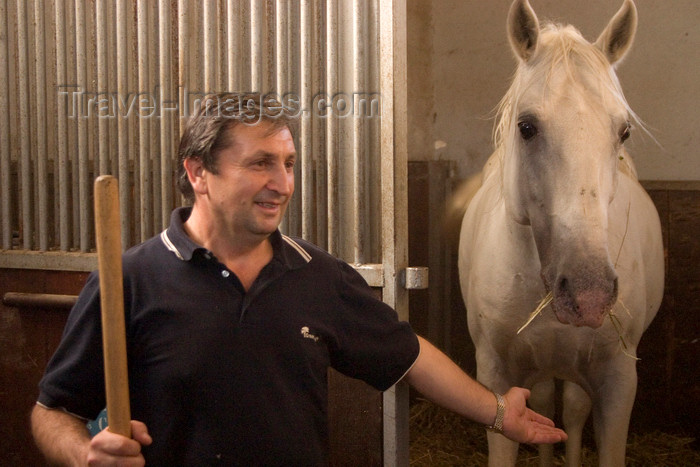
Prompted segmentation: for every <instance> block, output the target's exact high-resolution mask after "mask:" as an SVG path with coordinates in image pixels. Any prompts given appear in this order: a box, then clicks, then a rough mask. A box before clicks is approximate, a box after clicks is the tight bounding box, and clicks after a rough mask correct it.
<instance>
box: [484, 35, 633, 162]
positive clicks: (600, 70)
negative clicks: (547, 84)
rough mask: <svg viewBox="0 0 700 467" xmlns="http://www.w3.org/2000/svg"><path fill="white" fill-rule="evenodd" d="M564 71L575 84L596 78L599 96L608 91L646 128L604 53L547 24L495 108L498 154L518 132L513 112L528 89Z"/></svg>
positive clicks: (495, 138) (584, 41)
mask: <svg viewBox="0 0 700 467" xmlns="http://www.w3.org/2000/svg"><path fill="white" fill-rule="evenodd" d="M562 68H563V69H564V70H566V72H567V73H568V74H569V77H570V78H571V79H572V81H574V82H581V81H582V76H584V73H585V76H586V77H595V82H597V83H598V86H600V89H601V91H600V93H601V94H602V91H603V90H605V89H607V91H609V93H610V94H611V95H612V96H613V97H614V98H615V99H616V100H617V101H618V102H619V103H620V104H621V105H622V106H624V107H625V109H626V110H627V111H628V113H629V115H630V118H631V119H632V120H633V121H634V123H635V124H636V125H637V126H639V127H642V128H643V124H642V122H641V121H640V120H639V118H638V117H637V115H636V114H635V113H634V112H633V111H632V109H631V108H630V106H629V104H628V103H627V100H626V99H625V96H624V94H623V92H622V87H621V86H620V82H619V80H618V78H617V75H616V74H615V70H614V67H613V66H612V65H610V63H609V62H608V60H607V59H606V57H605V55H604V54H603V52H602V51H600V50H599V49H598V48H597V47H596V46H595V45H593V44H591V43H589V42H588V41H587V40H586V39H584V38H583V36H582V35H581V33H580V32H579V31H578V30H577V29H576V28H575V27H573V26H571V25H566V26H564V25H560V24H555V23H545V24H544V26H543V27H542V29H541V30H540V35H539V42H538V46H537V52H536V53H535V55H534V56H533V57H532V58H531V59H530V60H529V61H528V62H527V63H524V62H520V64H519V65H518V68H517V70H516V72H515V76H514V77H513V81H512V83H511V86H510V88H509V89H508V91H507V92H506V94H505V95H504V96H503V98H502V99H501V102H500V103H499V105H498V107H497V108H496V124H495V126H494V143H495V146H496V150H497V151H500V150H501V148H502V147H503V145H504V143H505V142H506V141H507V139H508V138H509V137H512V136H513V134H512V133H511V132H514V131H515V128H514V127H515V125H514V123H515V119H516V118H517V115H514V112H515V109H516V108H517V103H518V99H519V97H520V96H521V95H522V93H523V91H524V90H525V88H526V86H528V85H529V83H532V82H544V81H547V80H549V78H550V77H551V75H552V73H553V72H554V71H555V70H560V69H562ZM581 70H587V71H583V72H582V71H581ZM590 82H594V81H593V80H590Z"/></svg>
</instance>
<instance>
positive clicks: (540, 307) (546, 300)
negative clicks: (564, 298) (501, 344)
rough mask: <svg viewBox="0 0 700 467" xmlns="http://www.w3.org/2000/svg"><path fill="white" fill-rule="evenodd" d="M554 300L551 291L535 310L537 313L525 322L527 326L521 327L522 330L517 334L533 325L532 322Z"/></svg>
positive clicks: (531, 314)
mask: <svg viewBox="0 0 700 467" xmlns="http://www.w3.org/2000/svg"><path fill="white" fill-rule="evenodd" d="M553 298H554V294H553V293H552V292H551V291H550V292H549V293H548V294H547V295H545V296H544V298H542V300H540V304H539V305H537V308H535V311H533V312H532V313H530V316H528V318H527V321H525V324H523V325H522V326H520V329H518V332H517V333H516V334H520V331H522V330H523V329H525V328H526V327H527V326H528V325H529V324H530V323H532V320H533V319H535V317H536V316H537V315H539V314H540V313H541V312H542V310H544V307H546V306H547V305H549V303H550V302H551V301H552V299H553Z"/></svg>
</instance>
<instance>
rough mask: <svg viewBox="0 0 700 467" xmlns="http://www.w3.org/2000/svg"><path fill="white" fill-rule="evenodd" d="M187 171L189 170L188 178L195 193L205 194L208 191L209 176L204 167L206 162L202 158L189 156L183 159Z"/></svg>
mask: <svg viewBox="0 0 700 467" xmlns="http://www.w3.org/2000/svg"><path fill="white" fill-rule="evenodd" d="M183 165H184V167H185V171H186V172H187V179H188V180H189V181H190V185H192V190H194V193H195V195H197V194H200V195H201V194H205V193H206V192H207V177H206V174H207V173H208V172H207V171H206V169H205V168H204V164H203V163H202V160H201V159H200V158H196V157H188V158H187V159H185V160H184V161H183Z"/></svg>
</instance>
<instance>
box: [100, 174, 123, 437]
mask: <svg viewBox="0 0 700 467" xmlns="http://www.w3.org/2000/svg"><path fill="white" fill-rule="evenodd" d="M95 235H96V237H97V265H98V269H99V273H100V304H101V307H102V345H103V348H104V364H105V396H106V398H107V421H108V424H109V426H108V429H109V431H111V432H112V433H117V434H120V435H124V436H127V437H129V438H131V423H130V420H131V410H130V408H129V376H128V370H127V361H126V329H125V325H124V282H123V278H122V245H121V223H120V218H119V185H118V182H117V179H116V178H114V177H112V176H111V175H102V176H100V177H98V178H97V179H96V180H95Z"/></svg>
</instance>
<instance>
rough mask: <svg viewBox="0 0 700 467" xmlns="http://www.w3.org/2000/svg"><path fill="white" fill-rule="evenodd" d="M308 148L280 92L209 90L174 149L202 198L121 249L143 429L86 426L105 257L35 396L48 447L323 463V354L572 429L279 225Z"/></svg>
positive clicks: (92, 453)
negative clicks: (93, 430) (462, 358)
mask: <svg viewBox="0 0 700 467" xmlns="http://www.w3.org/2000/svg"><path fill="white" fill-rule="evenodd" d="M296 157H297V155H296V150H295V147H294V142H293V139H292V134H291V121H290V120H289V118H288V117H287V115H286V114H285V112H284V111H282V110H281V108H280V107H279V104H277V103H276V102H274V101H272V100H264V99H260V98H259V96H256V95H249V96H239V95H232V94H225V95H216V96H210V97H208V98H207V99H205V101H204V102H203V104H202V106H201V108H200V109H199V110H198V112H197V113H196V114H195V115H194V116H193V117H192V118H191V120H190V121H189V122H188V125H187V128H186V129H185V132H184V134H183V137H182V140H181V144H180V150H179V158H180V167H179V180H178V185H179V187H180V189H181V191H182V192H183V194H184V195H185V196H186V197H187V198H188V199H189V200H190V201H193V206H192V208H180V209H176V210H175V211H174V212H173V216H172V220H171V224H170V227H169V228H168V229H167V230H166V231H164V232H163V233H161V234H160V235H158V236H156V237H154V238H152V239H150V240H148V241H146V242H145V243H143V244H141V245H139V246H137V247H134V248H132V249H130V250H129V251H128V252H127V253H125V255H124V262H123V265H124V266H123V267H124V297H125V298H124V302H125V314H126V323H127V340H128V344H127V347H128V358H129V383H130V396H131V413H132V417H133V418H134V421H132V424H131V427H132V436H133V439H128V438H125V437H122V436H119V435H116V434H113V433H111V432H109V431H108V430H105V431H102V432H101V433H99V434H97V435H96V436H95V437H94V438H92V439H90V438H89V436H88V433H87V431H86V429H85V426H84V423H85V420H86V419H90V418H93V417H94V416H96V415H97V413H98V412H99V411H100V409H101V408H102V407H104V403H105V401H104V383H103V379H102V378H103V374H102V354H101V341H100V339H101V334H100V332H101V331H100V323H99V319H100V318H99V316H100V313H99V290H98V289H99V287H98V280H97V278H96V276H95V275H94V274H93V275H91V276H90V278H89V279H88V282H87V284H86V286H85V288H84V290H83V292H81V295H80V298H79V300H78V303H77V304H76V306H75V307H74V309H73V310H72V311H71V315H70V317H69V319H68V322H67V324H66V330H65V332H64V336H63V339H62V342H61V344H60V346H59V348H58V350H57V351H56V354H55V355H54V357H53V358H52V360H51V361H50V363H49V365H48V367H47V370H46V374H45V376H44V378H43V379H42V381H41V383H40V389H41V392H40V395H39V399H38V402H37V405H36V407H35V408H34V410H33V412H32V427H33V433H34V436H35V439H36V442H37V445H38V446H39V447H40V449H41V450H42V451H43V452H44V454H45V455H46V457H47V459H49V460H50V461H52V462H55V463H59V464H60V463H64V464H70V465H84V464H86V463H90V465H113V464H115V463H117V462H119V465H143V464H144V462H146V463H148V464H149V465H212V464H221V465H285V466H290V465H324V464H326V463H327V441H328V439H327V436H328V433H327V426H326V425H327V419H326V415H327V413H326V402H327V381H326V375H327V367H328V366H332V367H334V368H336V369H337V370H339V371H341V372H342V373H344V374H346V375H349V376H351V377H354V378H359V379H362V380H364V381H366V382H367V383H369V384H371V385H372V386H374V387H375V388H377V389H380V390H385V389H387V388H389V387H391V386H392V385H393V384H394V383H396V382H397V381H399V380H400V379H402V378H405V379H406V381H408V382H409V383H410V384H412V385H413V386H414V387H415V388H416V389H417V390H418V391H420V392H421V393H423V394H424V395H425V396H427V397H429V398H430V399H432V400H433V401H435V402H436V403H438V404H441V405H443V406H445V407H447V408H449V409H451V410H454V411H455V412H457V413H460V414H462V415H463V416H465V417H468V418H470V419H472V420H475V421H477V422H480V423H483V424H485V425H492V424H496V425H497V428H498V429H502V431H503V432H504V433H505V435H506V436H508V437H510V438H512V439H515V440H517V441H520V442H530V443H543V442H544V443H552V442H558V441H561V440H564V439H565V438H566V435H565V434H564V432H563V431H561V430H559V429H557V428H554V426H553V423H552V422H551V421H550V420H548V419H546V418H544V417H542V416H539V415H537V414H535V413H534V412H532V411H531V410H529V409H527V407H526V405H525V401H526V398H527V397H528V395H529V393H528V391H527V390H525V389H520V388H512V389H510V390H509V391H508V392H506V393H505V395H504V396H503V397H501V396H500V395H495V394H494V393H493V392H491V391H490V390H488V389H486V388H485V387H483V386H482V385H480V384H479V383H477V382H476V381H474V380H473V379H471V378H470V377H469V376H468V375H466V374H465V373H464V372H462V371H461V370H460V369H459V367H458V366H457V365H455V364H454V363H453V362H452V361H450V360H449V359H448V358H447V357H446V356H445V355H444V354H443V353H441V352H440V351H439V350H438V349H436V348H435V347H434V346H432V345H431V344H429V343H428V342H427V341H425V340H424V339H422V338H420V337H418V336H416V335H415V334H414V333H413V331H412V330H411V328H410V326H409V325H408V323H405V322H399V321H398V319H397V315H396V313H395V312H394V311H393V310H392V309H391V308H389V307H388V306H386V305H385V304H384V303H382V302H381V301H379V300H377V299H376V298H374V296H373V294H372V291H371V290H370V289H369V287H368V286H367V284H366V283H365V282H364V281H363V280H362V278H361V277H360V276H359V275H358V274H357V273H356V272H355V271H354V270H353V269H352V268H351V267H350V266H348V265H347V264H346V263H344V262H342V261H339V260H337V259H336V258H333V257H331V256H330V255H328V254H327V253H325V252H323V251H322V250H320V249H318V248H317V247H315V246H313V245H311V244H309V243H307V242H305V241H303V240H300V239H292V238H289V237H287V236H284V235H282V234H281V233H280V232H279V230H278V229H277V227H278V225H279V223H280V220H281V219H282V216H283V214H284V212H285V209H286V207H287V204H288V203H289V200H290V198H291V196H292V193H293V192H294V174H293V167H294V164H295V162H296ZM137 420H138V421H137Z"/></svg>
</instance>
